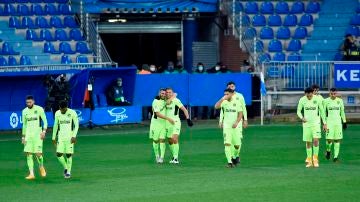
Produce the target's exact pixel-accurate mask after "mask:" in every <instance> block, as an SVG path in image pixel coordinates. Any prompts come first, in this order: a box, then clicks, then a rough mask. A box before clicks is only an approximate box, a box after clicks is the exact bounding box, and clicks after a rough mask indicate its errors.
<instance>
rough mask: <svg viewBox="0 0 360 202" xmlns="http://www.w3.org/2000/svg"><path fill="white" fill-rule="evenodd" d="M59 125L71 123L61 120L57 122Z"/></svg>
mask: <svg viewBox="0 0 360 202" xmlns="http://www.w3.org/2000/svg"><path fill="white" fill-rule="evenodd" d="M59 123H60V124H70V123H71V121H70V120H61V121H59Z"/></svg>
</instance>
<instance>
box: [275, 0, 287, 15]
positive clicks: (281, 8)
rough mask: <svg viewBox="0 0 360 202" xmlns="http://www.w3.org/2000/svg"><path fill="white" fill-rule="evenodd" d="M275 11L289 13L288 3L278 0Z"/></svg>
mask: <svg viewBox="0 0 360 202" xmlns="http://www.w3.org/2000/svg"><path fill="white" fill-rule="evenodd" d="M275 13H277V14H288V13H289V4H287V3H286V2H285V1H279V2H278V3H277V4H276V5H275Z"/></svg>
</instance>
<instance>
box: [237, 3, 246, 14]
mask: <svg viewBox="0 0 360 202" xmlns="http://www.w3.org/2000/svg"><path fill="white" fill-rule="evenodd" d="M243 10H244V8H243V5H242V4H241V2H240V1H236V2H235V12H237V13H238V12H241V11H243Z"/></svg>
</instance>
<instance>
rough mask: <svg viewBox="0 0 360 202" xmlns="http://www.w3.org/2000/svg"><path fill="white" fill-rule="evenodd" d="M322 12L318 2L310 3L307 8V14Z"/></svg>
mask: <svg viewBox="0 0 360 202" xmlns="http://www.w3.org/2000/svg"><path fill="white" fill-rule="evenodd" d="M319 11H320V4H319V2H316V1H310V2H309V3H308V5H307V6H306V9H305V13H312V14H314V13H318V12H319Z"/></svg>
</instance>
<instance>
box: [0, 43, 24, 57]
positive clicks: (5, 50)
mask: <svg viewBox="0 0 360 202" xmlns="http://www.w3.org/2000/svg"><path fill="white" fill-rule="evenodd" d="M1 52H2V54H3V55H20V53H19V52H16V51H14V49H13V47H12V46H11V45H10V43H8V42H4V43H3V44H2V51H1Z"/></svg>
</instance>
